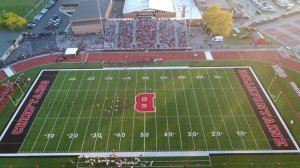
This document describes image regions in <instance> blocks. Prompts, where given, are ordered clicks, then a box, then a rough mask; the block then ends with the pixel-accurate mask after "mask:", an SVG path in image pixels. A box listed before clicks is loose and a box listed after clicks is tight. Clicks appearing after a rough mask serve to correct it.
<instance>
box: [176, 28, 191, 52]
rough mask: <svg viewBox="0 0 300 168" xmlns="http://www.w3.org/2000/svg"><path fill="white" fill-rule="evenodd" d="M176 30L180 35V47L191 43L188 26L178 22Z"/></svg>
mask: <svg viewBox="0 0 300 168" xmlns="http://www.w3.org/2000/svg"><path fill="white" fill-rule="evenodd" d="M176 32H177V35H178V47H187V46H188V45H189V44H188V39H187V31H186V27H184V26H183V25H182V24H177V28H176Z"/></svg>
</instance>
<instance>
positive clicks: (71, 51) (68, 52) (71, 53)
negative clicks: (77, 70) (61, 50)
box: [65, 48, 78, 56]
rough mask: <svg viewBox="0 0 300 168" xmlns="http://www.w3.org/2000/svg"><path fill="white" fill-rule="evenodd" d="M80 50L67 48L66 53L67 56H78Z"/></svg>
mask: <svg viewBox="0 0 300 168" xmlns="http://www.w3.org/2000/svg"><path fill="white" fill-rule="evenodd" d="M77 51H78V48H67V49H66V51H65V56H77Z"/></svg>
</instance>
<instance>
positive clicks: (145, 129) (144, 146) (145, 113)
mask: <svg viewBox="0 0 300 168" xmlns="http://www.w3.org/2000/svg"><path fill="white" fill-rule="evenodd" d="M146 76H147V73H146V69H145V91H144V93H147V78H146ZM145 133H146V113H144V152H146V136H145Z"/></svg>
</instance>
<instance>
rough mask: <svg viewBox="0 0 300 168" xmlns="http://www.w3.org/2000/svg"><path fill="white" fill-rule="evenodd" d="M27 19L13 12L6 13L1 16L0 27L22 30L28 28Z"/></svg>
mask: <svg viewBox="0 0 300 168" xmlns="http://www.w3.org/2000/svg"><path fill="white" fill-rule="evenodd" d="M26 24H27V20H26V19H25V18H22V17H20V16H18V15H17V14H15V13H13V12H7V13H4V14H3V15H2V16H1V17H0V27H2V28H4V29H7V30H22V29H25V28H26Z"/></svg>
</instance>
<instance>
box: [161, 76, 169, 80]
mask: <svg viewBox="0 0 300 168" xmlns="http://www.w3.org/2000/svg"><path fill="white" fill-rule="evenodd" d="M167 78H168V77H166V76H160V79H162V80H165V79H167Z"/></svg>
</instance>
